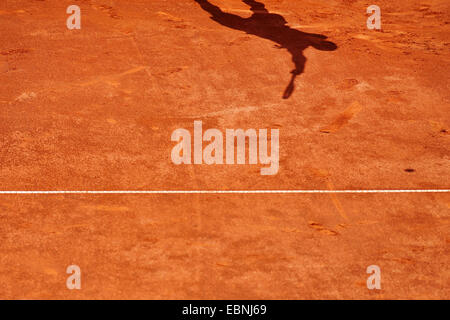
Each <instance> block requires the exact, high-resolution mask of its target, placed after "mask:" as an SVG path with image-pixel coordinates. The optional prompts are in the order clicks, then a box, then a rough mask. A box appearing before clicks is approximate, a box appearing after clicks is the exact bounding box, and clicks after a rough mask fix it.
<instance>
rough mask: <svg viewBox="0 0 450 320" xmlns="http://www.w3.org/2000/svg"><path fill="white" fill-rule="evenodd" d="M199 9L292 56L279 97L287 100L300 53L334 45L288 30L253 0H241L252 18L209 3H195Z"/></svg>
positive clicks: (279, 18)
mask: <svg viewBox="0 0 450 320" xmlns="http://www.w3.org/2000/svg"><path fill="white" fill-rule="evenodd" d="M195 2H197V3H198V4H199V5H200V6H201V7H202V9H203V10H205V11H207V12H209V13H210V14H211V19H212V20H214V21H217V22H218V23H220V24H221V25H223V26H226V27H228V28H232V29H236V30H240V31H244V32H246V33H247V34H252V35H255V36H258V37H261V38H264V39H268V40H271V41H273V42H276V43H277V44H278V46H277V47H278V48H279V49H286V50H288V51H289V53H290V54H291V56H292V61H293V62H294V64H295V69H294V70H292V71H291V73H292V77H291V81H290V82H289V85H288V86H287V88H286V90H285V91H284V94H283V98H284V99H288V98H289V97H290V96H291V95H292V92H293V91H294V82H295V78H296V77H297V76H298V75H300V74H302V73H303V70H304V68H305V63H306V57H305V56H304V55H303V50H305V49H306V48H308V47H309V46H312V47H313V48H315V49H318V50H324V51H333V50H336V49H337V46H336V45H335V44H334V43H333V42H330V41H325V40H324V39H326V38H327V37H326V36H324V35H321V34H314V33H305V32H301V31H299V30H296V29H292V28H290V27H289V26H288V25H287V21H286V20H285V19H284V17H283V16H281V15H279V14H275V13H270V12H269V11H268V10H267V9H266V7H265V5H264V4H263V3H260V2H257V1H254V0H243V2H244V3H245V4H247V5H249V6H250V10H251V11H253V15H252V16H251V17H249V18H242V17H240V16H238V15H235V14H231V13H226V12H223V11H222V10H221V9H220V8H219V7H218V6H215V5H213V4H211V3H210V2H209V1H208V0H195Z"/></svg>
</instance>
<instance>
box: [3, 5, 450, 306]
mask: <svg viewBox="0 0 450 320" xmlns="http://www.w3.org/2000/svg"><path fill="white" fill-rule="evenodd" d="M212 2H213V3H214V4H216V5H218V6H220V7H221V8H222V9H223V11H224V12H228V13H234V14H239V15H241V16H242V17H249V16H250V15H251V14H252V12H251V11H250V10H249V7H248V6H247V5H246V4H245V3H242V2H241V1H239V0H214V1H212ZM374 2H375V1H374ZM72 4H76V5H79V6H80V8H81V16H82V27H81V30H68V29H67V27H66V19H67V17H68V16H69V15H68V14H66V8H67V7H68V6H69V5H72ZM265 4H266V8H267V9H268V10H270V11H271V12H273V13H278V14H279V15H281V16H283V17H284V18H285V19H286V20H287V22H288V24H289V26H290V27H291V28H293V29H297V30H301V31H303V32H305V33H314V34H320V35H324V36H326V37H327V41H331V42H333V43H334V44H336V46H337V49H336V50H332V51H324V50H317V49H316V48H314V47H311V46H310V47H308V48H306V49H305V50H304V51H303V54H304V56H305V57H306V59H307V60H306V64H305V69H304V72H303V73H302V74H301V75H299V76H298V77H297V79H296V80H295V90H294V91H293V93H292V95H291V96H290V97H289V99H282V94H283V91H284V90H285V88H286V85H287V84H288V83H289V80H290V78H291V74H290V71H291V70H292V69H293V67H294V65H293V62H292V61H291V56H290V54H289V52H288V51H287V50H284V49H278V48H276V47H275V43H274V42H272V41H270V40H267V39H263V38H261V37H258V36H255V35H252V34H246V33H245V32H242V31H239V30H235V29H232V28H228V27H226V26H224V25H221V24H220V23H218V22H217V21H213V20H211V19H210V18H209V16H210V14H209V13H207V12H205V11H204V10H203V9H202V8H201V7H200V6H199V4H198V3H196V2H195V1H190V0H182V1H175V0H173V1H163V0H154V1H143V0H135V1H108V0H103V1H96V0H92V1H88V0H86V1H76V0H73V1H60V0H58V1H57V0H47V1H37V0H36V1H31V0H18V1H10V0H8V1H6V0H1V2H0V118H1V123H0V138H1V139H0V164H1V168H0V184H1V190H2V191H14V190H22V191H26V190H359V189H363V190H368V189H375V190H377V189H448V188H449V187H450V182H449V174H450V135H449V132H450V117H449V111H450V90H449V83H450V82H449V77H450V76H449V71H450V69H449V63H450V42H449V34H450V20H449V16H450V8H449V2H448V1H447V0H427V1H425V0H424V1H416V0H408V1H406V0H401V1H385V0H377V1H376V3H372V2H371V1H359V0H354V1H353V0H346V1H344V0H342V1H328V0H327V1H325V0H314V1H313V0H309V1H300V0H289V1H288V0H284V1H281V0H278V1H275V0H267V1H265ZM371 4H377V5H378V6H380V7H381V12H382V15H381V16H382V27H383V30H382V31H374V30H368V29H367V27H366V19H367V17H368V15H367V14H366V8H367V7H368V6H369V5H371ZM194 120H202V121H203V126H204V130H205V129H207V128H218V129H220V130H225V129H226V128H243V129H248V128H275V129H279V130H280V170H279V172H278V174H277V175H274V176H261V175H260V174H259V170H260V168H261V166H260V165H212V166H208V165H181V166H176V165H174V164H173V163H172V162H171V158H170V154H171V150H172V148H173V147H174V145H175V144H176V143H174V142H172V141H171V140H170V136H171V133H172V132H173V131H174V130H175V129H177V128H186V129H188V130H190V131H191V132H192V128H193V122H194ZM449 222H450V194H449V193H400V194H384V193H380V194H284V195H283V194H282V195H280V194H158V195H148V194H147V195H129V194H128V195H127V194H123V195H117V194H115V195H96V194H87V195H80V194H70V195H42V194H41V195H38V194H34V195H30V194H28V195H23V194H21V195H14V194H13V195H7V194H2V195H0V298H3V299H34V298H42V299H50V298H57V299H81V298H88V299H99V298H106V299H116V298H117V299H130V298H137V299H328V298H330V299H344V298H345V299H400V298H406V299H421V298H427V299H448V298H450V279H449V276H450V272H449V268H448V265H449V262H450V261H449V260H450V259H449V242H450V238H449V229H450V227H449ZM71 264H76V265H78V266H80V268H81V270H82V289H81V290H68V289H67V288H66V279H67V277H68V275H67V274H66V268H67V266H69V265H71ZM369 265H378V266H380V268H381V277H382V289H381V290H368V289H367V286H366V280H367V277H368V276H369V275H368V274H366V268H367V267H368V266H369Z"/></svg>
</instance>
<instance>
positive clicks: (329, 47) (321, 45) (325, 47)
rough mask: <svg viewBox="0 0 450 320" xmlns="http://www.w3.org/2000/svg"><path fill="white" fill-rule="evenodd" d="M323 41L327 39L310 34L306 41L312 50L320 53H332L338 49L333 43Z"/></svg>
mask: <svg viewBox="0 0 450 320" xmlns="http://www.w3.org/2000/svg"><path fill="white" fill-rule="evenodd" d="M325 39H327V37H326V36H324V35H321V34H310V35H309V37H308V40H309V42H310V44H311V46H312V47H313V48H314V49H317V50H321V51H334V50H336V49H337V48H338V46H337V45H336V44H335V43H334V42H331V41H327V40H325Z"/></svg>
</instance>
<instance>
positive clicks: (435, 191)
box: [0, 189, 450, 195]
mask: <svg viewBox="0 0 450 320" xmlns="http://www.w3.org/2000/svg"><path fill="white" fill-rule="evenodd" d="M308 193H318V194H330V193H331V194H332V193H450V189H417V190H415V189H409V190H408V189H403V190H402V189H399V190H111V191H101V190H98V191H95V190H86V191H0V195H7V194H18V195H20V194H24V195H26V194H50V195H51V194H308Z"/></svg>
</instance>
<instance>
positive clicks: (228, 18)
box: [194, 0, 245, 30]
mask: <svg viewBox="0 0 450 320" xmlns="http://www.w3.org/2000/svg"><path fill="white" fill-rule="evenodd" d="M194 1H195V2H197V3H198V4H199V5H200V7H202V9H203V10H205V11H206V12H208V13H209V14H211V19H213V20H214V21H217V22H218V23H220V24H221V25H224V26H226V27H229V28H233V29H238V30H243V29H244V28H245V25H244V21H245V19H244V18H242V17H240V16H238V15H235V14H231V13H227V12H223V11H222V9H220V8H219V7H218V6H216V5H213V4H212V3H210V2H209V1H208V0H194Z"/></svg>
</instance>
